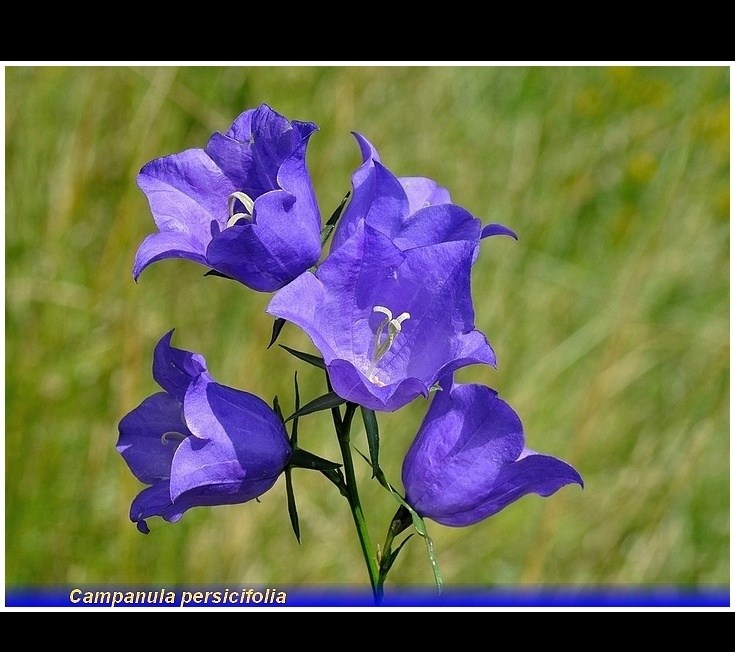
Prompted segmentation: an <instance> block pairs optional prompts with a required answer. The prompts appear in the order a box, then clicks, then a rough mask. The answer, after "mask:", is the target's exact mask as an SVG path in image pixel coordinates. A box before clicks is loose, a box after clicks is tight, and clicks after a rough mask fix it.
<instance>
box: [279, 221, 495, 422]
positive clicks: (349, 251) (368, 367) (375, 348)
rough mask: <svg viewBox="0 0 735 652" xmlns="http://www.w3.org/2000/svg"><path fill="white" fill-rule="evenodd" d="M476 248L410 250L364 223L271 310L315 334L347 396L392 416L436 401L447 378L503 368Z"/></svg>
mask: <svg viewBox="0 0 735 652" xmlns="http://www.w3.org/2000/svg"><path fill="white" fill-rule="evenodd" d="M474 246H475V244H474V243H473V242H471V241H469V240H453V241H447V242H441V243H438V244H431V245H427V246H421V247H414V248H412V249H408V250H406V251H401V249H400V248H399V247H398V246H396V244H394V242H393V241H392V240H391V239H390V238H388V237H386V236H385V235H384V234H382V233H380V232H379V231H377V230H375V229H374V228H372V227H371V226H369V225H367V224H366V223H365V221H361V222H360V223H359V224H358V225H357V226H356V228H355V231H354V233H353V234H352V236H351V237H349V238H348V239H347V240H346V241H345V242H344V243H343V244H342V245H341V246H340V247H338V248H337V249H335V250H334V251H333V252H332V253H330V255H329V256H327V258H326V259H325V260H324V262H323V263H322V264H321V265H319V267H318V268H317V270H316V273H312V272H306V273H304V274H302V275H301V276H299V277H298V278H297V279H296V280H295V281H293V282H292V283H290V284H289V285H287V286H286V287H284V288H283V289H281V290H279V291H278V292H277V293H276V294H275V295H274V296H273V298H272V299H271V302H270V304H269V306H268V308H267V309H266V311H267V312H268V313H270V314H272V315H274V316H276V317H280V318H283V319H286V320H287V321H290V322H293V323H294V324H296V325H297V326H299V327H300V328H302V329H303V330H304V331H305V332H306V333H307V335H309V337H310V338H311V340H312V342H313V343H314V345H315V346H316V348H317V349H318V350H319V351H320V352H321V354H322V357H323V358H324V362H325V364H326V367H327V371H328V373H329V378H330V381H331V384H332V387H333V389H334V391H335V392H336V393H337V394H338V395H339V396H341V397H342V398H344V399H345V400H347V401H352V402H354V403H357V404H359V405H362V406H365V407H368V408H371V409H374V410H383V411H388V412H392V411H394V410H397V409H399V408H400V407H402V406H404V405H406V404H407V403H409V402H410V401H412V400H413V399H414V398H416V397H417V396H419V395H423V396H425V397H428V395H429V390H430V389H431V387H432V385H434V383H435V382H436V381H437V380H438V379H439V378H440V377H441V376H442V375H444V374H446V373H449V372H451V371H453V370H455V369H458V368H460V367H464V366H466V365H470V364H475V363H481V364H490V365H494V364H495V354H494V352H493V350H492V348H491V347H490V344H489V343H488V341H487V339H486V338H485V336H484V335H483V334H482V333H481V332H480V331H478V330H476V329H475V326H474V317H475V315H474V309H473V306H472V297H471V293H470V271H471V267H472V255H473V250H474Z"/></svg>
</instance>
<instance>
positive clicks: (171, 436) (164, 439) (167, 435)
mask: <svg viewBox="0 0 735 652" xmlns="http://www.w3.org/2000/svg"><path fill="white" fill-rule="evenodd" d="M184 439H186V437H185V436H184V435H182V434H181V433H180V432H176V431H170V432H164V433H163V434H162V435H161V443H162V444H163V445H164V446H165V445H166V444H168V443H169V442H170V441H171V440H175V441H184Z"/></svg>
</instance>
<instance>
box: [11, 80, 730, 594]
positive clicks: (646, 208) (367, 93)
mask: <svg viewBox="0 0 735 652" xmlns="http://www.w3.org/2000/svg"><path fill="white" fill-rule="evenodd" d="M262 102H266V103H268V104H269V105H270V106H271V107H273V108H274V109H275V110H277V111H278V112H280V113H282V114H284V115H285V116H286V117H288V118H289V119H300V120H308V121H313V122H316V123H317V124H318V125H319V127H320V130H319V131H318V132H317V133H316V134H315V135H314V136H313V138H312V139H311V143H310V145H309V154H308V162H309V166H310V170H311V172H312V175H313V179H314V183H315V186H316V191H317V196H318V199H319V204H320V208H321V210H322V215H323V218H324V219H326V218H327V217H329V215H330V214H331V213H332V211H333V210H334V208H335V207H336V206H337V205H338V203H339V202H340V200H341V199H342V197H343V196H344V194H345V193H346V192H347V191H348V190H349V189H350V177H351V174H352V172H353V171H354V169H355V168H356V167H357V166H358V165H359V163H360V157H359V151H358V148H357V145H356V143H355V141H354V139H353V137H352V136H351V134H350V132H351V131H353V130H354V131H359V132H360V133H362V134H364V135H365V136H366V137H368V138H369V139H370V140H371V141H372V142H373V144H374V145H375V146H376V147H377V149H378V151H379V152H380V154H381V157H382V160H383V162H384V163H385V164H386V165H387V166H388V167H389V168H390V169H391V170H392V171H393V172H395V173H396V174H398V175H403V176H409V175H417V176H427V177H431V178H433V179H435V180H436V181H438V182H439V183H440V184H442V185H444V186H445V187H447V188H448V189H449V190H450V192H451V193H452V198H453V200H454V201H455V202H456V203H458V204H460V205H462V206H464V207H466V208H467V209H469V210H470V211H471V212H472V213H474V214H475V215H476V216H478V217H480V218H481V219H482V221H483V222H484V223H487V222H501V223H503V224H505V225H507V226H509V227H511V228H512V229H514V230H515V231H516V232H517V233H518V235H519V241H518V242H515V241H513V240H512V239H510V238H491V239H489V240H485V241H483V243H482V251H481V255H480V258H479V260H478V262H477V264H476V265H475V267H474V270H473V294H474V298H475V306H476V324H477V327H478V328H479V329H480V330H482V331H483V332H484V333H485V334H486V335H487V336H488V339H489V340H490V342H491V343H492V345H493V347H494V348H495V351H496V353H497V356H498V360H499V364H498V368H497V369H492V368H480V367H472V368H469V369H465V370H462V371H461V372H460V373H459V374H458V376H459V380H461V381H473V382H482V383H484V384H487V385H490V386H491V387H494V388H495V389H497V390H498V392H499V393H500V396H501V397H502V398H504V399H505V400H507V401H508V402H509V403H510V404H511V405H512V406H513V407H514V408H515V410H516V411H517V412H518V414H519V415H520V417H521V419H522V420H523V423H524V426H525V431H526V437H527V443H528V445H529V446H530V447H531V448H534V449H536V450H538V451H540V452H544V453H548V454H552V455H555V456H558V457H561V458H563V459H565V460H567V461H568V462H570V463H572V464H573V465H574V466H575V467H576V468H577V469H578V470H579V471H580V472H581V474H582V476H583V477H584V480H585V483H586V486H585V488H584V490H582V489H580V488H579V487H577V486H576V485H574V486H568V487H564V488H563V489H561V490H560V491H559V492H558V493H556V494H555V495H553V496H552V497H550V498H546V499H542V498H539V497H538V496H535V495H531V496H526V497H524V498H522V499H521V500H519V501H518V502H516V503H515V504H513V505H511V506H510V507H508V508H507V509H506V510H504V511H502V512H501V513H499V514H498V515H496V516H494V517H492V518H490V519H487V520H485V521H483V522H481V523H479V524H477V525H474V526H471V527H468V528H461V529H454V528H447V527H444V526H441V525H438V524H436V523H432V522H430V521H429V522H428V525H429V533H430V535H431V536H432V537H433V539H434V544H435V549H436V553H437V557H438V562H439V565H440V568H441V571H442V575H443V578H444V581H445V584H446V586H448V587H459V586H464V585H471V586H475V587H477V586H481V587H483V586H492V585H528V586H531V585H539V584H540V585H555V586H556V585H565V586H569V585H574V586H591V587H599V586H611V585H628V586H629V585H633V586H639V585H641V586H642V585H670V586H680V587H705V586H712V585H717V586H720V587H726V586H727V585H728V584H729V576H730V559H729V550H730V517H729V513H730V503H729V496H730V484H729V483H730V467H729V461H730V444H729V371H730V366H729V359H730V349H729V238H730V159H729V156H730V71H729V68H728V67H726V66H661V67H646V66H638V67H635V66H634V67H607V66H605V67H597V66H584V67H582V66H580V67H575V66H561V67H560V66H548V67H547V66H540V67H535V66H529V67H505V66H498V67H485V66H478V67H474V66H469V67H451V66H450V67H444V66H437V67H431V66H427V67H406V66H386V67H380V66H365V67H360V66H356V67H339V66H333V67H331V66H330V67H326V66H305V67H299V66H292V67H291V66H289V67H264V66H231V67H224V66H222V67H220V66H218V67H194V66H192V67H163V66H141V67H121V66H112V67H111V66H89V67H70V66H60V67H17V66H14V67H6V68H5V166H6V169H5V256H6V259H5V274H6V283H5V302H6V303H5V310H6V312H5V329H6V330H5V429H6V432H5V577H6V585H14V586H19V585H44V586H46V585H54V584H67V583H70V584H83V583H145V584H151V585H154V586H155V587H156V588H158V587H159V586H162V585H168V584H200V583H201V584H210V583H211V584H224V585H228V586H234V585H245V586H250V585H254V584H260V583H262V584H267V585H268V586H271V587H278V586H279V585H291V584H321V583H329V584H346V585H355V586H366V585H367V574H366V572H365V569H364V564H363V560H362V557H361V553H360V549H359V546H358V543H357V538H356V537H355V535H354V531H353V525H352V521H351V517H350V513H349V510H348V508H347V504H346V501H345V500H344V499H343V498H342V497H341V496H340V495H339V494H338V492H337V491H336V490H334V487H333V486H332V485H331V484H330V483H329V482H328V481H327V480H326V479H325V478H324V477H322V476H321V475H320V474H318V473H315V472H311V471H304V470H296V471H294V482H295V488H296V500H297V503H298V508H299V513H300V517H301V529H302V544H301V545H299V544H298V543H297V542H296V539H295V537H294V535H293V533H292V531H291V526H290V522H289V518H288V514H287V511H286V498H285V488H284V481H283V478H281V479H279V481H278V483H277V484H276V486H275V487H274V489H273V490H271V491H270V492H268V493H266V494H265V495H264V496H263V497H262V498H261V500H260V502H259V503H258V502H254V501H253V502H250V503H246V504H244V505H236V506H228V507H215V508H197V509H194V510H191V511H189V512H187V513H186V514H185V515H184V517H183V519H182V520H181V521H180V522H179V523H176V524H170V523H166V522H164V521H162V520H161V519H155V518H154V519H151V520H150V521H149V525H150V526H151V533H150V534H149V535H148V536H143V535H142V534H140V533H139V532H138V531H137V530H136V528H135V526H134V525H133V524H132V523H131V522H130V521H129V520H128V509H129V505H130V502H131V500H132V499H133V497H134V496H135V495H136V494H137V492H138V491H140V490H141V489H142V488H143V487H142V485H140V483H138V481H137V480H135V478H134V477H133V476H132V475H131V474H130V472H129V471H128V469H127V467H126V466H125V464H124V463H123V461H122V459H121V457H120V456H119V455H118V454H117V452H116V450H115V443H116V439H117V424H118V421H119V420H120V418H121V417H122V416H123V415H124V414H126V413H127V412H129V411H130V410H132V409H133V408H135V407H136V406H137V405H138V404H139V403H140V402H141V401H142V400H143V399H144V398H146V397H147V396H149V395H150V394H152V393H154V392H156V391H158V389H159V388H158V386H157V385H156V384H155V383H154V381H153V379H152V377H151V355H152V351H153V347H154V345H155V343H156V342H157V341H158V339H159V338H160V337H161V335H162V334H163V333H164V332H166V331H167V330H169V329H171V328H174V327H175V328H176V333H175V335H174V339H173V344H174V345H175V346H177V347H180V348H185V349H188V350H192V351H196V352H200V353H202V354H203V355H204V356H205V357H206V358H207V361H208V363H209V369H210V371H211V373H212V375H213V376H214V377H215V378H216V379H217V380H218V381H219V382H221V383H223V384H226V385H230V386H233V387H237V388H240V389H243V390H247V391H250V392H253V393H255V394H258V395H259V396H262V397H263V398H264V399H266V400H267V401H269V402H270V401H271V400H272V397H273V396H274V395H278V397H279V400H280V402H281V404H282V405H284V406H286V407H285V410H286V411H288V409H289V407H290V406H292V405H293V386H292V382H293V373H294V371H298V373H299V381H300V387H301V393H302V400H304V401H306V400H309V399H310V398H314V397H316V396H318V395H320V394H322V393H323V392H324V378H323V375H322V373H321V372H319V371H318V370H316V369H314V368H312V367H309V366H307V365H306V364H304V363H302V362H299V361H298V360H296V359H295V358H292V357H291V356H289V355H288V354H287V353H286V352H285V351H283V350H282V349H279V348H277V347H274V348H272V349H270V350H266V345H267V344H268V340H269V337H270V333H271V326H272V319H271V318H270V317H269V316H267V315H266V314H264V309H265V307H266V305H267V303H268V300H269V295H263V294H257V293H255V292H252V291H250V290H248V289H247V288H245V287H244V286H241V285H239V284H237V283H235V282H232V281H228V280H225V279H221V278H215V277H206V278H205V277H204V276H203V273H204V272H205V271H206V270H205V269H204V268H203V267H200V266H198V265H196V264H194V263H190V262H186V261H173V260H167V261H162V262H159V263H156V264H154V265H153V266H151V267H150V268H148V269H147V270H146V271H144V272H143V274H142V276H141V278H140V282H139V283H138V284H136V283H134V282H133V280H132V278H131V269H132V264H133V257H134V254H135V251H136V249H137V247H138V245H139V244H140V242H141V241H142V240H143V238H144V237H145V236H146V235H148V234H149V233H151V232H153V231H154V223H153V219H152V217H151V214H150V211H149V209H148V205H147V202H146V199H145V197H144V195H143V193H142V192H141V191H140V190H139V189H138V188H137V186H136V184H135V176H136V174H137V172H138V170H139V169H140V167H141V166H142V165H143V164H145V163H146V162H148V161H149V160H151V159H153V158H156V157H159V156H163V155H166V154H171V153H174V152H178V151H181V150H183V149H185V148H188V147H203V146H204V145H205V143H206V142H207V139H208V138H209V136H210V135H211V134H212V133H213V132H215V131H223V132H224V131H226V130H227V129H228V127H229V126H230V124H231V123H232V121H233V120H234V118H235V117H236V116H237V115H238V114H239V113H240V112H242V111H243V110H245V109H247V108H253V107H256V106H258V105H259V104H261V103H262ZM279 341H280V342H282V343H284V344H287V345H290V346H292V347H295V348H299V349H302V350H305V351H309V352H312V353H315V352H316V351H315V349H314V348H313V347H312V345H311V343H310V342H309V340H308V339H307V338H306V337H305V336H304V335H303V334H301V333H300V332H299V331H298V329H297V328H296V327H294V326H291V325H288V326H286V328H285V329H284V331H283V333H282V334H281V337H280V340H279ZM426 408H427V402H426V401H424V400H423V399H419V400H417V401H415V402H413V403H412V404H411V405H410V406H409V407H407V408H405V409H403V410H400V411H399V412H396V413H393V414H379V415H378V418H379V423H380V428H381V445H382V450H381V463H382V466H383V468H384V470H385V472H386V475H387V477H388V479H389V480H390V481H391V482H392V483H393V484H394V485H395V486H396V487H397V488H398V489H399V490H400V489H401V484H400V470H401V462H402V459H403V455H404V454H405V452H406V450H407V448H408V446H409V444H410V442H411V439H412V437H413V435H414V434H415V432H416V429H417V428H418V425H419V423H420V421H421V418H422V417H423V415H424V413H425V411H426ZM357 426H358V427H357V428H356V431H355V433H354V437H353V441H354V443H355V445H356V446H357V447H358V448H359V449H361V450H363V451H364V452H366V449H367V446H366V444H365V437H364V434H363V433H362V430H361V427H360V425H359V424H357ZM300 443H301V444H302V445H303V447H304V448H307V449H309V450H311V451H313V452H315V453H317V454H320V455H323V456H324V457H328V458H330V459H335V460H336V459H338V458H339V451H338V448H337V445H336V441H335V440H334V434H333V430H332V427H331V421H330V419H329V417H328V413H320V414H316V415H312V416H310V417H307V418H304V419H302V421H301V424H300ZM356 464H357V469H358V479H359V483H360V489H361V495H362V500H363V506H364V508H365V511H366V514H367V519H368V524H369V527H370V533H371V536H372V539H373V544H374V545H375V546H377V545H378V544H382V542H383V539H384V537H385V532H386V528H387V526H388V524H389V521H390V518H391V517H392V515H393V514H394V512H395V509H396V503H395V502H394V500H393V498H392V497H391V496H390V495H389V494H388V493H387V492H386V491H385V490H384V489H383V488H381V487H380V486H379V485H378V483H377V482H376V481H374V480H371V479H370V472H369V471H370V470H369V467H368V465H367V464H363V463H362V460H360V458H359V456H356ZM432 582H433V576H432V572H431V568H430V566H429V563H428V559H427V556H426V551H425V548H424V545H423V543H422V542H421V540H420V539H418V538H414V539H413V540H411V541H409V542H408V544H407V545H406V547H405V548H404V549H403V551H402V552H401V555H400V556H399V558H398V560H397V562H396V564H395V567H394V568H393V570H392V571H391V574H390V577H389V580H388V584H387V586H386V593H387V594H388V595H390V593H391V591H397V590H399V587H400V586H408V585H421V586H426V587H430V586H431V585H432Z"/></svg>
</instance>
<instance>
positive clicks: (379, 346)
mask: <svg viewBox="0 0 735 652" xmlns="http://www.w3.org/2000/svg"><path fill="white" fill-rule="evenodd" d="M373 312H380V313H382V314H384V315H385V319H384V320H383V321H382V322H381V323H380V326H378V328H377V330H376V331H375V346H374V349H373V359H372V361H371V363H370V369H369V370H368V379H369V380H370V382H372V383H375V384H376V385H380V386H381V387H382V386H384V383H382V382H381V381H380V380H378V378H377V377H376V376H375V373H374V372H375V367H376V365H377V364H378V362H380V360H381V359H382V358H383V356H384V355H385V354H386V353H388V351H389V350H390V347H391V346H393V341H394V340H395V339H396V337H397V336H398V333H400V332H401V323H402V322H404V321H406V320H407V319H411V315H410V314H409V313H407V312H402V313H401V314H400V315H398V317H396V318H395V319H394V318H393V312H392V311H391V310H390V308H386V307H385V306H375V307H374V308H373ZM386 326H387V327H388V335H387V337H386V338H385V339H384V340H383V341H382V342H381V341H380V338H381V337H382V335H383V331H384V330H385V328H386Z"/></svg>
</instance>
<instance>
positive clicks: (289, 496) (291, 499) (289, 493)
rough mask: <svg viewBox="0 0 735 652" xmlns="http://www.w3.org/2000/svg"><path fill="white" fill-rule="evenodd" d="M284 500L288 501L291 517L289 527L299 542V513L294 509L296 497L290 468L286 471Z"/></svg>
mask: <svg viewBox="0 0 735 652" xmlns="http://www.w3.org/2000/svg"><path fill="white" fill-rule="evenodd" d="M285 473H286V500H287V502H288V516H289V518H290V519H291V527H292V528H293V533H294V534H295V535H296V541H298V542H299V544H301V528H300V527H299V513H298V512H297V511H296V497H295V496H294V493H293V480H292V479H291V469H290V468H287V469H286V471H285Z"/></svg>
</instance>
